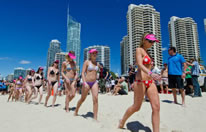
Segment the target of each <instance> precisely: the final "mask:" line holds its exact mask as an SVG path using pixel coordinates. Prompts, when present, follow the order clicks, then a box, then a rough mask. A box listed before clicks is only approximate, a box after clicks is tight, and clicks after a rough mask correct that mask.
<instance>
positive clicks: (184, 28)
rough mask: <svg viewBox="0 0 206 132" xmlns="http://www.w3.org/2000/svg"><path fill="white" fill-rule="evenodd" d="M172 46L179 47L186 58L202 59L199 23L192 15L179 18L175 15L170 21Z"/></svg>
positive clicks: (178, 49) (179, 50)
mask: <svg viewBox="0 0 206 132" xmlns="http://www.w3.org/2000/svg"><path fill="white" fill-rule="evenodd" d="M168 27H169V33H170V46H174V47H176V48H177V52H178V53H180V54H182V55H183V56H184V58H185V59H186V60H188V59H190V58H195V59H197V60H199V59H200V47H199V38H198V31H197V23H196V22H195V21H194V20H193V19H192V18H191V17H185V18H179V17H176V16H173V17H171V18H170V21H169V23H168Z"/></svg>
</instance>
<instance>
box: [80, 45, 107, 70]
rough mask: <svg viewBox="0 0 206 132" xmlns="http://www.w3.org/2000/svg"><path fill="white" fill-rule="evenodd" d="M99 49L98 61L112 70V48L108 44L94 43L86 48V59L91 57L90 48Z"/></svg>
mask: <svg viewBox="0 0 206 132" xmlns="http://www.w3.org/2000/svg"><path fill="white" fill-rule="evenodd" d="M90 49H97V51H98V55H97V62H99V63H102V64H103V65H104V67H106V68H107V69H108V70H110V48H109V47H108V46H101V45H94V46H90V47H88V48H85V49H84V61H85V60H88V59H89V50H90Z"/></svg>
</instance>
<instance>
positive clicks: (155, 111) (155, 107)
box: [147, 83, 160, 132]
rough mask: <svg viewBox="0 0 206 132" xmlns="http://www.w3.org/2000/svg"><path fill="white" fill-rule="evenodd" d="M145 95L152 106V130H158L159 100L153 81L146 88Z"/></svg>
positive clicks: (157, 131)
mask: <svg viewBox="0 0 206 132" xmlns="http://www.w3.org/2000/svg"><path fill="white" fill-rule="evenodd" d="M147 95H148V98H149V100H150V104H151V107H152V126H153V132H159V129H160V101H159V95H158V92H157V87H156V86H155V84H154V83H153V84H152V85H151V86H150V87H149V88H148V90H147Z"/></svg>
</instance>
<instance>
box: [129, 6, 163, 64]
mask: <svg viewBox="0 0 206 132" xmlns="http://www.w3.org/2000/svg"><path fill="white" fill-rule="evenodd" d="M145 32H149V33H150V32H152V33H153V34H155V35H156V37H157V39H158V40H160V43H155V44H154V45H153V46H152V48H151V49H149V53H150V55H151V56H152V58H153V59H154V64H155V66H157V67H159V68H160V67H161V66H162V41H161V27H160V13H159V12H158V11H156V10H155V8H153V6H151V5H148V4H146V5H142V4H140V5H134V4H130V5H129V7H128V12H127V33H128V40H129V46H128V60H127V61H128V64H134V63H135V52H136V48H138V47H139V43H140V39H141V37H142V35H143V34H144V33H145Z"/></svg>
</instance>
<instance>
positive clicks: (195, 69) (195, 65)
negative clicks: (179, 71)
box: [191, 61, 200, 76]
mask: <svg viewBox="0 0 206 132" xmlns="http://www.w3.org/2000/svg"><path fill="white" fill-rule="evenodd" d="M192 64H193V66H192V70H191V75H196V76H199V75H200V72H199V69H200V67H199V64H198V62H197V61H194V62H193V63H192Z"/></svg>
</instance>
